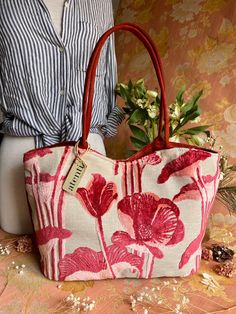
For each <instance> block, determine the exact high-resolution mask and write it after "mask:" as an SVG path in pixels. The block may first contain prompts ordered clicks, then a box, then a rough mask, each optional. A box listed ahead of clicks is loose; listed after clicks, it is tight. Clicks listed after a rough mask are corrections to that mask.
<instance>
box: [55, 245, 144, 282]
mask: <svg viewBox="0 0 236 314" xmlns="http://www.w3.org/2000/svg"><path fill="white" fill-rule="evenodd" d="M107 258H108V260H109V262H110V265H112V266H113V268H114V269H115V272H116V278H119V277H121V274H119V272H122V271H123V270H124V268H125V267H128V268H130V267H131V269H132V270H133V271H135V270H137V271H139V272H140V269H141V267H142V258H141V257H140V256H135V255H133V254H130V253H128V252H127V250H126V249H123V248H120V247H119V246H117V245H110V246H108V247H107ZM125 265H127V266H125ZM59 269H60V280H64V279H67V277H70V279H76V278H77V276H78V274H76V273H77V272H80V279H82V280H83V279H84V280H87V278H88V276H91V278H94V279H99V278H104V279H105V278H112V276H111V273H110V272H109V270H108V269H107V263H106V260H105V259H104V256H103V253H102V252H96V251H94V250H92V249H90V248H87V247H80V248H78V249H76V250H75V251H74V252H73V253H72V254H66V255H65V257H64V258H63V259H62V260H61V261H60V262H59ZM89 273H90V274H89ZM96 274H97V275H96Z"/></svg>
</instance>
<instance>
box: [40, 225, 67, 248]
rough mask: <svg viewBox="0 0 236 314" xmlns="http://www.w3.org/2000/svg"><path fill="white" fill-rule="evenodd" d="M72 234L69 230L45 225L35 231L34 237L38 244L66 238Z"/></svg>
mask: <svg viewBox="0 0 236 314" xmlns="http://www.w3.org/2000/svg"><path fill="white" fill-rule="evenodd" d="M71 235H72V233H71V231H70V230H67V229H63V228H58V227H52V226H47V227H45V228H43V229H39V230H37V231H36V239H37V243H38V245H44V244H47V243H48V241H50V240H53V239H66V238H69V237H70V236H71Z"/></svg>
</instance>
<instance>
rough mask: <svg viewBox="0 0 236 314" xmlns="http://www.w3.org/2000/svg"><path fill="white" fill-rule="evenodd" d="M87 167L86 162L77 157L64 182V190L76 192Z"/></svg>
mask: <svg viewBox="0 0 236 314" xmlns="http://www.w3.org/2000/svg"><path fill="white" fill-rule="evenodd" d="M86 168H87V165H86V163H85V162H84V161H83V160H82V159H81V158H79V157H77V158H76V159H75V161H74V163H73V165H72V167H71V168H70V171H69V173H68V175H67V177H66V180H65V182H64V184H63V187H62V188H63V190H64V191H66V192H68V193H71V194H75V193H76V190H77V188H78V186H79V183H80V181H81V179H82V177H83V175H84V172H85V170H86Z"/></svg>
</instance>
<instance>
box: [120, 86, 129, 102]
mask: <svg viewBox="0 0 236 314" xmlns="http://www.w3.org/2000/svg"><path fill="white" fill-rule="evenodd" d="M127 94H128V93H127V90H126V89H125V88H124V87H123V86H122V85H120V96H121V97H122V98H123V99H124V101H125V102H127Z"/></svg>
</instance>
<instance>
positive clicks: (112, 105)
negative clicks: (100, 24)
mask: <svg viewBox="0 0 236 314" xmlns="http://www.w3.org/2000/svg"><path fill="white" fill-rule="evenodd" d="M111 15H112V16H113V14H111ZM113 25H114V20H113V18H112V21H111V24H110V27H112V26H113ZM116 83H117V64H116V54H115V36H114V33H113V34H111V36H110V37H109V38H108V46H107V58H106V75H105V90H106V94H107V100H108V115H107V124H106V125H103V126H102V127H101V131H102V134H103V135H104V136H106V137H109V136H114V135H115V134H116V133H117V126H118V125H119V124H120V123H121V122H122V121H123V119H124V117H125V116H124V113H123V110H122V109H121V108H119V107H118V106H117V105H116V96H115V87H116Z"/></svg>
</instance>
